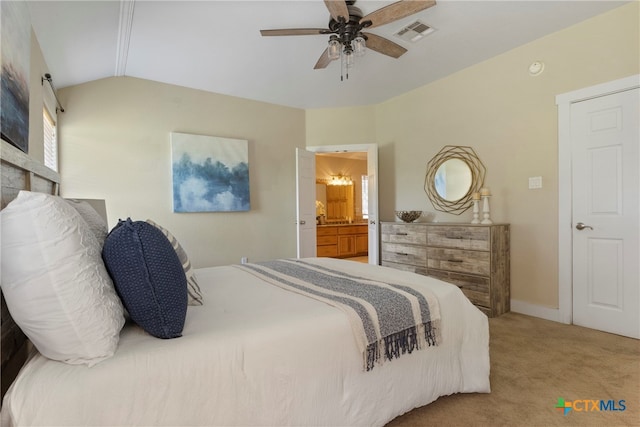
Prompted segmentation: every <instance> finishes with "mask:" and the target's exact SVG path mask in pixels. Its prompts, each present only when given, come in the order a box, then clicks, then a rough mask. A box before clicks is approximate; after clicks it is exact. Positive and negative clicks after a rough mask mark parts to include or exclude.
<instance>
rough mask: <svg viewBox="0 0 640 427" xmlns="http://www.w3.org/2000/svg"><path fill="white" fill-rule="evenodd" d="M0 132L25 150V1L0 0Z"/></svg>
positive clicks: (27, 35)
mask: <svg viewBox="0 0 640 427" xmlns="http://www.w3.org/2000/svg"><path fill="white" fill-rule="evenodd" d="M0 35H1V37H0V51H1V54H0V69H1V72H0V83H1V88H0V133H1V135H2V139H4V140H5V141H8V142H10V143H11V144H13V145H15V146H16V147H18V148H19V149H21V150H22V151H24V152H25V153H27V152H28V151H29V75H30V64H31V18H30V16H29V9H28V7H27V2H24V1H0Z"/></svg>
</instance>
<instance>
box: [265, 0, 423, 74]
mask: <svg viewBox="0 0 640 427" xmlns="http://www.w3.org/2000/svg"><path fill="white" fill-rule="evenodd" d="M355 2H356V1H355V0H347V1H345V0H324V4H325V6H326V7H327V9H328V10H329V13H330V14H331V19H330V20H329V28H288V29H277V30H260V34H262V35H263V36H308V35H317V34H330V37H329V46H328V47H327V48H326V49H325V50H324V52H322V55H320V58H319V59H318V62H317V63H316V65H315V67H314V69H316V70H317V69H322V68H326V67H327V66H328V65H329V64H330V63H331V61H334V60H336V59H339V58H341V59H342V62H343V68H345V69H346V73H347V78H349V69H350V68H351V67H352V66H353V62H354V56H361V55H364V52H365V49H366V48H369V49H371V50H374V51H376V52H379V53H382V54H384V55H387V56H390V57H392V58H399V57H400V56H402V55H403V54H404V53H405V52H406V51H407V49H405V48H404V47H402V46H400V45H399V44H397V43H394V42H392V41H391V40H389V39H386V38H384V37H380V36H378V35H376V34H372V33H366V32H363V31H362V30H363V29H365V28H374V27H379V26H381V25H385V24H388V23H390V22H393V21H397V20H399V19H402V18H405V17H407V16H409V15H413V14H414V13H418V12H420V11H421V10H424V9H427V8H429V7H431V6H434V5H435V4H436V2H435V0H400V1H397V2H395V3H392V4H390V5H388V6H385V7H383V8H380V9H378V10H376V11H374V12H372V13H370V14H368V15H366V16H363V14H362V11H361V10H360V8H358V7H356V6H354V3H355ZM341 78H342V76H341Z"/></svg>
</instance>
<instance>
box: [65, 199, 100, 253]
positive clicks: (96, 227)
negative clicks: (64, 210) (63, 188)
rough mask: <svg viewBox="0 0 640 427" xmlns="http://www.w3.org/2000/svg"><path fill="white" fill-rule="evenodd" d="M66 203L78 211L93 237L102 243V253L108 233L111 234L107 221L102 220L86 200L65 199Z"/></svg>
mask: <svg viewBox="0 0 640 427" xmlns="http://www.w3.org/2000/svg"><path fill="white" fill-rule="evenodd" d="M65 201H66V202H67V203H69V204H70V205H71V206H73V208H74V209H75V210H77V211H78V213H79V214H80V216H81V217H82V219H84V221H85V222H86V223H87V225H88V226H89V229H90V230H91V232H92V233H93V235H94V236H96V239H98V243H100V251H102V247H103V246H104V240H105V239H106V238H107V233H108V232H109V225H108V224H107V221H105V219H104V218H102V217H101V216H100V214H99V213H98V212H97V211H96V210H95V209H94V208H93V207H92V206H91V205H90V204H89V203H87V202H85V201H84V200H76V199H65Z"/></svg>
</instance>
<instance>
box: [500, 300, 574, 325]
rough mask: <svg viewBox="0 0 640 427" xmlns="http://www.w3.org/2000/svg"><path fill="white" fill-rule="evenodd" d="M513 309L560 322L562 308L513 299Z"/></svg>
mask: <svg viewBox="0 0 640 427" xmlns="http://www.w3.org/2000/svg"><path fill="white" fill-rule="evenodd" d="M511 311H515V312H516V313H520V314H526V315H527V316H533V317H539V318H541V319H545V320H551V321H553V322H560V323H562V322H561V321H560V310H559V309H557V308H549V307H545V306H542V305H536V304H531V303H529V302H524V301H518V300H514V299H512V300H511Z"/></svg>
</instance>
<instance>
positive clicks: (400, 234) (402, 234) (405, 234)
mask: <svg viewBox="0 0 640 427" xmlns="http://www.w3.org/2000/svg"><path fill="white" fill-rule="evenodd" d="M407 235H408V233H396V236H407Z"/></svg>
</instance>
